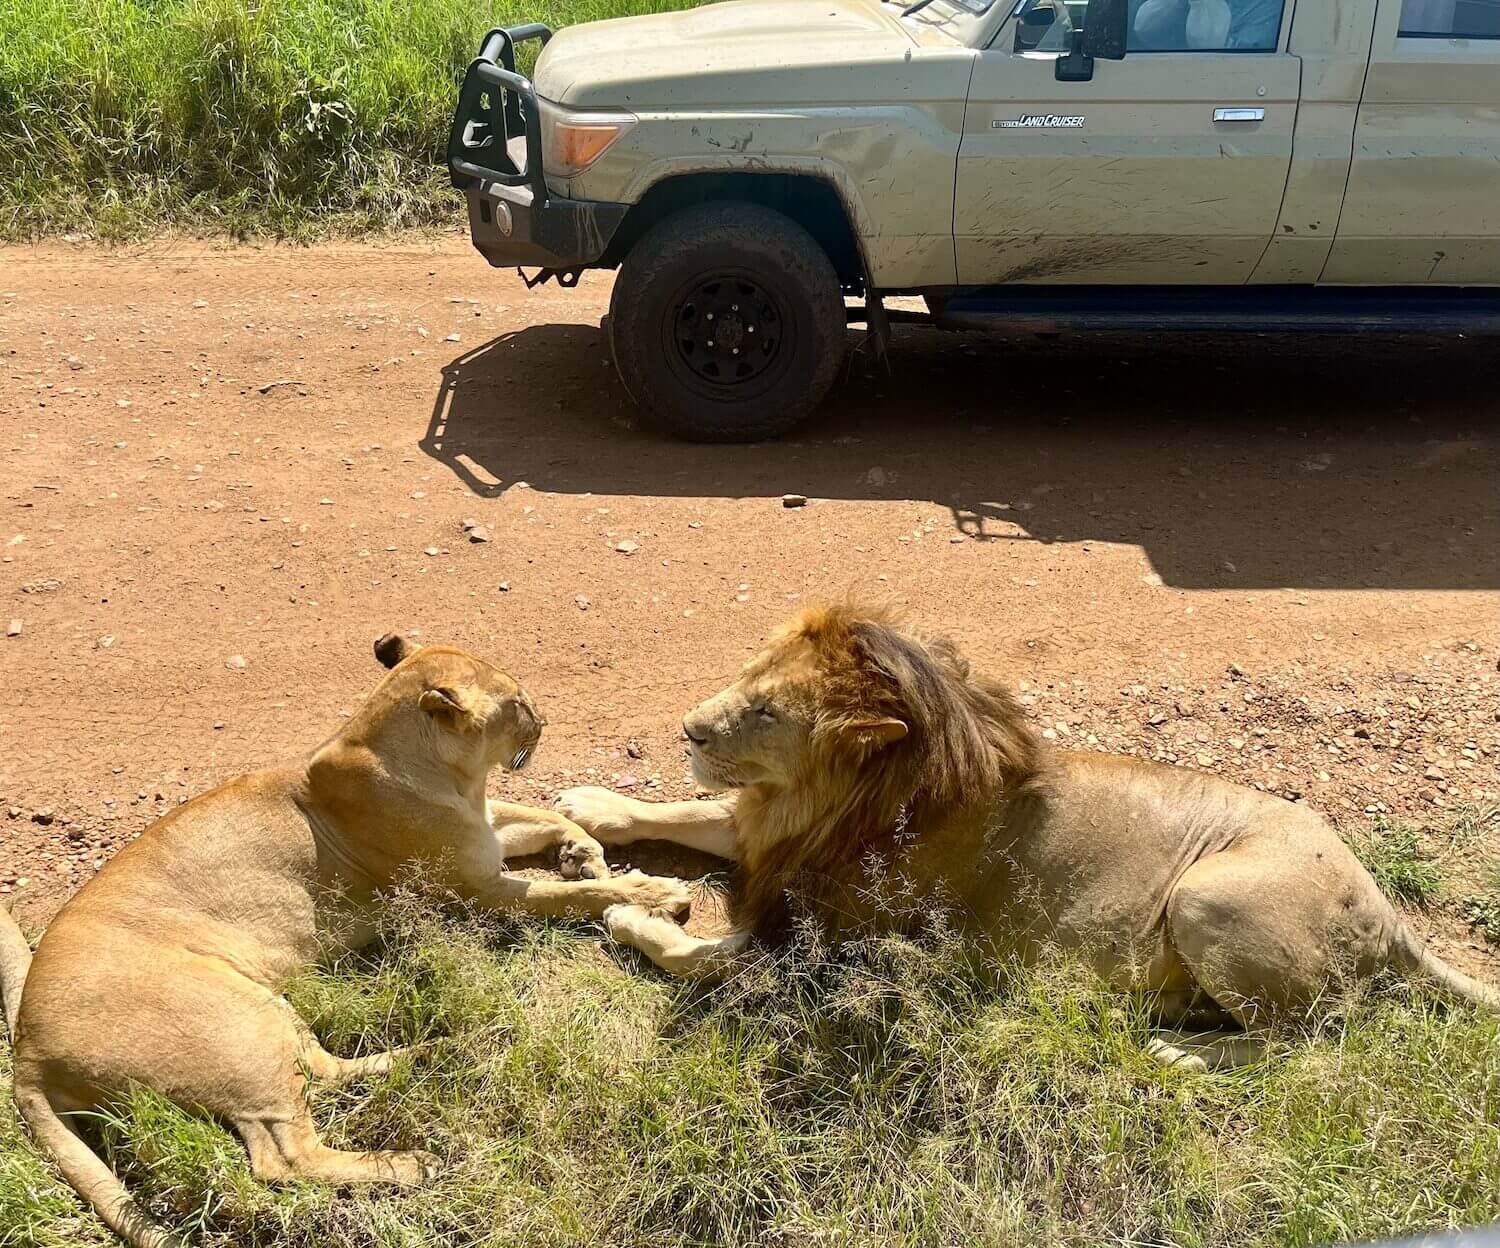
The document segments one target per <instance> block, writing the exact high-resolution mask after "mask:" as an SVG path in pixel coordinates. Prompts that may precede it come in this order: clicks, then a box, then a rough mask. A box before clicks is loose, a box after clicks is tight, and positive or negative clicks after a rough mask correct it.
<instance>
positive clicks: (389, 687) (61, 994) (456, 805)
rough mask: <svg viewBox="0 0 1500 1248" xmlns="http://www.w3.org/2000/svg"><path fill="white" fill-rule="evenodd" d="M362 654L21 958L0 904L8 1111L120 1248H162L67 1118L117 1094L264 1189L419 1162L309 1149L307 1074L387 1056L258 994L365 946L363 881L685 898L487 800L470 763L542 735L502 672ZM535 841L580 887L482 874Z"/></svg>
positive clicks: (419, 655) (512, 755) (677, 905)
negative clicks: (230, 1131)
mask: <svg viewBox="0 0 1500 1248" xmlns="http://www.w3.org/2000/svg"><path fill="white" fill-rule="evenodd" d="M376 655H377V657H379V658H380V660H381V661H382V662H383V663H384V664H385V665H386V666H388V667H392V668H393V669H394V670H393V671H392V672H391V673H390V674H389V675H388V676H387V677H386V678H385V679H384V680H383V681H382V682H381V684H380V686H379V687H378V688H377V689H376V690H375V691H374V693H372V694H371V695H370V697H369V698H368V699H366V701H365V702H364V704H363V705H362V706H361V707H360V708H359V710H358V711H356V712H355V714H354V716H353V717H352V718H351V719H350V720H349V721H348V723H346V724H345V725H344V726H343V727H342V728H340V729H339V731H338V732H336V733H334V735H333V736H332V737H330V738H329V739H328V740H326V741H325V742H324V743H323V744H322V745H320V746H318V747H317V749H315V750H314V751H313V752H312V753H311V754H310V755H308V756H307V757H305V758H303V759H300V760H298V761H296V762H294V763H291V764H288V765H286V766H283V767H279V768H276V769H274V770H270V771H262V772H256V773H253V774H251V775H247V776H242V777H240V778H239V779H238V780H234V781H232V782H231V783H229V784H227V785H225V786H223V787H222V788H219V789H215V790H214V791H213V792H211V793H206V794H204V795H203V796H201V797H198V798H195V799H194V800H193V801H191V802H189V803H187V804H186V805H184V806H182V807H180V808H179V809H178V810H176V811H174V812H173V813H172V814H170V815H168V816H167V817H166V818H164V819H162V820H160V821H158V822H157V823H155V824H153V825H152V826H151V827H150V828H148V829H147V830H146V831H145V832H144V833H143V834H142V835H141V837H140V839H139V840H137V841H135V842H133V843H132V844H130V845H127V846H126V847H125V848H124V849H122V850H121V851H120V852H119V853H118V854H117V855H116V856H115V857H114V858H113V859H112V860H111V861H110V862H109V863H108V865H106V866H105V867H104V869H103V870H102V871H101V872H100V873H99V874H98V875H97V876H95V877H94V878H93V879H92V880H91V881H89V883H87V884H86V885H84V887H83V888H82V889H81V890H79V892H78V893H77V894H76V895H75V896H74V897H73V898H72V900H71V901H69V902H68V904H67V905H66V906H64V907H63V909H62V911H61V912H60V913H59V914H58V915H57V917H56V919H54V920H53V922H52V925H51V927H50V928H49V929H48V930H47V933H46V934H45V936H43V938H42V942H41V944H40V946H39V947H38V949H37V951H36V955H35V958H34V959H33V957H32V954H31V950H30V949H29V948H28V947H27V944H26V941H25V940H24V939H23V938H22V935H21V932H20V929H19V928H18V927H17V926H16V924H15V921H14V920H13V919H11V917H10V916H9V915H8V914H6V913H5V912H3V911H0V993H3V996H4V1004H5V1016H6V1022H7V1024H8V1026H9V1029H10V1032H11V1035H12V1037H13V1039H14V1042H15V1099H16V1105H17V1107H18V1108H19V1110H20V1112H21V1116H22V1117H23V1118H24V1119H25V1120H26V1123H27V1124H28V1126H29V1127H30V1128H31V1131H32V1134H33V1135H34V1136H35V1138H36V1140H37V1142H38V1143H39V1144H40V1145H41V1146H42V1148H43V1149H44V1150H45V1151H46V1152H47V1153H48V1154H49V1155H50V1156H51V1157H52V1159H53V1160H54V1161H55V1162H56V1163H57V1166H58V1169H60V1170H61V1171H62V1173H63V1176H64V1177H65V1178H66V1179H67V1180H68V1182H69V1183H71V1184H72V1185H73V1186H74V1187H75V1188H76V1189H77V1190H78V1192H79V1193H80V1194H81V1195H82V1196H83V1197H84V1198H85V1199H86V1200H87V1201H88V1202H89V1203H90V1204H91V1205H92V1206H93V1207H94V1209H95V1210H97V1211H98V1213H99V1215H100V1216H101V1217H102V1218H103V1219H104V1220H105V1221H106V1222H107V1223H108V1224H109V1225H110V1226H111V1227H113V1228H114V1229H115V1231H116V1232H118V1233H119V1234H120V1235H121V1236H123V1237H124V1238H125V1239H127V1240H128V1241H129V1242H130V1243H132V1244H134V1245H139V1246H142V1248H164V1246H165V1245H167V1244H172V1243H175V1242H177V1241H176V1240H175V1238H174V1237H173V1236H171V1235H170V1234H168V1233H167V1232H166V1231H164V1230H163V1229H162V1228H161V1227H160V1226H158V1225H157V1224H156V1223H154V1222H152V1221H151V1220H150V1218H149V1217H147V1216H146V1215H145V1214H144V1213H142V1212H141V1210H140V1209H139V1208H138V1207H137V1206H136V1205H135V1204H134V1203H133V1202H132V1201H131V1200H130V1197H129V1195H128V1194H127V1193H126V1191H125V1188H124V1186H123V1185H122V1184H121V1183H120V1181H119V1180H118V1179H117V1178H116V1177H115V1176H114V1174H112V1173H111V1172H110V1170H109V1169H108V1167H107V1166H105V1164H104V1163H103V1162H102V1161H101V1160H100V1159H99V1158H98V1157H97V1156H96V1155H95V1154H94V1152H93V1151H92V1150H91V1149H90V1148H89V1146H88V1144H87V1143H86V1142H85V1141H84V1140H83V1139H82V1138H81V1137H80V1136H79V1135H78V1134H76V1132H75V1123H76V1122H77V1120H76V1119H74V1118H73V1117H72V1115H75V1114H79V1113H86V1112H87V1111H89V1110H92V1109H94V1108H95V1107H97V1106H99V1105H101V1104H103V1103H105V1102H107V1101H108V1100H109V1099H110V1098H112V1097H114V1096H117V1095H118V1094H120V1093H122V1092H124V1091H125V1090H126V1089H127V1088H129V1087H131V1086H133V1085H139V1086H144V1087H149V1088H153V1089H155V1090H156V1091H158V1092H160V1093H162V1094H164V1095H165V1096H167V1097H169V1098H171V1099H172V1100H173V1101H176V1102H177V1103H178V1104H180V1105H182V1106H183V1107H184V1108H188V1109H192V1110H203V1111H207V1112H208V1113H211V1114H214V1115H216V1116H218V1117H220V1118H222V1119H224V1120H225V1121H227V1122H228V1123H229V1124H230V1125H232V1126H233V1127H234V1129H235V1130H236V1131H237V1132H238V1133H239V1134H240V1136H241V1138H242V1139H243V1140H244V1142H245V1145H246V1148H247V1149H248V1151H249V1154H250V1165H251V1168H252V1169H253V1170H254V1172H255V1173H256V1175H258V1176H259V1177H261V1178H263V1179H280V1178H285V1177H288V1176H292V1175H297V1176H301V1177H304V1178H315V1179H323V1180H325V1181H328V1182H333V1183H355V1182H395V1183H414V1182H418V1181H420V1180H422V1179H425V1178H426V1177H427V1176H428V1175H429V1173H430V1172H431V1171H432V1169H433V1167H434V1166H435V1164H436V1158H434V1157H432V1156H431V1155H430V1154H427V1153H421V1152H415V1151H410V1152H391V1151H378V1152H340V1151H337V1150H335V1149H332V1148H329V1147H327V1146H326V1145H325V1144H323V1143H322V1141H321V1140H320V1139H319V1138H318V1134H317V1130H316V1128H315V1127H314V1125H313V1120H312V1116H311V1114H310V1112H309V1110H308V1105H307V1096H306V1084H307V1080H308V1078H309V1077H311V1078H313V1079H318V1080H323V1081H327V1082H332V1083H343V1082H347V1081H349V1080H352V1079H358V1078H362V1077H365V1076H370V1075H378V1074H381V1073H383V1072H385V1071H387V1070H388V1069H390V1066H391V1064H392V1062H393V1060H394V1059H395V1056H396V1055H395V1054H394V1053H376V1054H371V1055H368V1056H365V1057H360V1058H354V1059H344V1058H338V1057H334V1056H333V1055H332V1054H330V1053H327V1052H325V1051H324V1050H323V1048H322V1046H321V1045H319V1044H318V1042H317V1040H316V1039H315V1038H314V1037H313V1035H312V1033H311V1032H310V1031H309V1030H308V1029H307V1027H306V1025H305V1024H303V1023H302V1021H301V1019H299V1018H298V1017H297V1016H296V1014H295V1013H294V1012H293V1011H292V1008H291V1006H290V1005H289V1004H288V1003H287V1002H286V1000H285V999H284V998H283V997H282V996H281V995H280V987H281V984H282V983H283V981H284V980H285V979H286V978H287V977H288V976H289V975H291V974H292V973H294V972H295V971H297V970H298V969H300V968H302V967H304V966H306V965H308V964H309V963H310V962H312V961H313V960H315V959H316V958H318V957H321V956H330V955H336V954H337V953H339V952H341V951H343V950H346V949H350V948H355V947H357V946H358V945H360V944H362V943H364V942H365V941H366V940H368V939H369V938H370V937H371V936H372V935H373V934H374V925H373V924H372V922H371V918H372V913H371V912H372V907H374V906H375V905H378V904H379V891H380V890H381V889H382V888H384V887H386V886H388V885H390V884H392V883H393V882H395V881H396V880H397V879H398V877H399V876H400V875H401V874H402V873H403V872H404V871H405V870H406V869H408V868H409V867H410V866H411V865H412V864H415V863H425V864H427V868H428V871H429V874H430V878H432V879H433V880H434V882H436V883H438V884H440V885H442V886H445V887H447V888H450V889H452V890H453V891H454V892H457V893H459V894H460V895H462V896H464V897H467V898H470V899H471V900H473V901H475V902H477V903H478V904H480V905H485V906H493V907H497V908H504V909H513V908H518V909H524V910H529V911H532V912H537V913H545V914H562V913H566V912H570V911H577V912H579V913H584V914H592V915H599V914H601V913H602V912H603V911H604V910H605V908H606V907H608V906H610V905H612V904H617V903H623V902H636V903H640V904H642V905H645V906H651V907H665V908H666V909H668V910H679V909H683V908H685V907H686V905H687V902H688V893H687V890H686V889H685V887H684V886H683V885H682V884H681V882H680V881H677V880H671V879H658V878H655V877H652V876H644V875H640V874H639V873H635V872H632V873H631V874H629V875H626V876H617V877H615V878H613V879H610V878H608V876H609V872H608V869H607V867H606V866H605V864H604V855H603V850H602V849H601V847H600V846H599V843H598V842H597V841H595V840H594V839H593V838H592V837H591V836H589V835H588V834H587V833H586V832H584V831H583V829H581V828H579V827H578V826H577V825H576V824H573V823H570V822H569V821H568V820H567V819H565V818H564V817H562V816H561V815H558V814H555V813H553V812H551V811H540V810H530V809H527V808H526V807H522V806H510V805H506V804H504V803H500V802H487V801H486V799H485V777H486V776H487V774H488V773H489V772H490V770H491V769H492V768H493V767H494V766H496V765H497V764H498V765H504V766H515V767H519V766H523V765H524V764H525V763H526V761H527V760H528V758H529V757H530V755H531V752H532V750H533V749H534V748H535V746H536V744H537V740H538V738H539V737H540V735H541V730H542V724H543V721H542V719H541V717H540V716H539V715H538V714H537V712H536V709H535V707H534V706H533V704H532V702H531V699H530V698H529V697H528V696H527V695H526V692H525V691H524V690H523V689H522V688H521V687H520V686H519V685H518V684H517V683H516V682H515V681H514V680H512V679H511V678H510V677H509V676H507V675H506V674H505V673H504V672H502V671H501V670H500V669H499V668H497V667H494V666H493V665H491V664H489V663H486V662H484V661H483V660H481V659H477V658H475V657H473V656H472V655H468V654H465V653H464V652H463V651H461V650H455V649H451V648H448V647H443V646H428V647H424V648H420V649H419V648H417V647H414V646H413V645H411V643H409V642H407V641H406V640H405V639H403V638H401V637H399V636H395V635H390V636H387V637H385V638H382V639H381V641H380V642H378V643H377V644H376ZM551 848H555V849H557V851H558V852H559V855H560V858H561V861H562V865H563V871H564V874H565V875H575V876H592V877H593V878H584V879H573V880H562V881H550V880H525V879H520V878H518V877H515V876H509V875H506V874H505V873H504V868H505V859H506V858H507V857H509V856H513V855H521V854H530V853H536V852H539V851H541V850H544V849H551ZM23 985H24V988H23Z"/></svg>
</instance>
